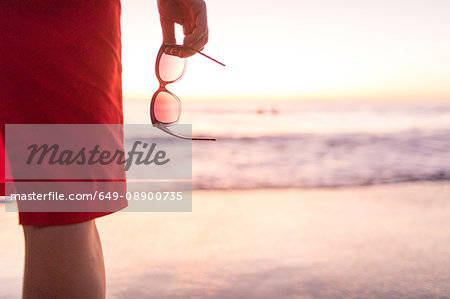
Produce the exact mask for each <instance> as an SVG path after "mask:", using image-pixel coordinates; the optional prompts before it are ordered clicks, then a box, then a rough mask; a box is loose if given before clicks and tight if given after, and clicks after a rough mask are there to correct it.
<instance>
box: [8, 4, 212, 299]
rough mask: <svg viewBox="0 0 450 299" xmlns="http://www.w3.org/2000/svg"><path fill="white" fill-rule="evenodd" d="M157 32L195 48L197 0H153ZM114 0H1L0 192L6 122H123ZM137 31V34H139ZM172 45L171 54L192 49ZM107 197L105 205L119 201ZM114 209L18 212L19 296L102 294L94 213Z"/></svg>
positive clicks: (202, 29)
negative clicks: (179, 29) (178, 36)
mask: <svg viewBox="0 0 450 299" xmlns="http://www.w3.org/2000/svg"><path fill="white" fill-rule="evenodd" d="M157 3H158V10H159V14H160V21H161V28H162V35H163V42H165V43H176V40H175V29H174V27H175V23H177V24H180V25H182V26H183V32H184V35H185V37H184V45H187V46H189V47H191V48H194V49H196V50H199V51H200V50H202V49H203V47H204V45H205V44H206V43H207V41H208V25H207V14H206V5H205V3H204V1H203V0H158V1H157ZM120 14H121V4H120V0H97V1H65V0H57V1H39V0H34V1H27V0H24V1H17V0H5V1H1V2H0V45H1V46H0V65H1V66H2V69H1V72H0V82H1V84H0V125H1V128H0V137H1V138H0V175H1V176H0V184H1V185H0V196H3V195H5V193H4V192H5V174H4V171H3V170H4V169H5V151H4V137H5V124H122V123H123V112H122V85H121V84H122V78H121V75H122V65H121V35H120ZM142 38H145V36H143V37H142ZM184 51H186V50H184V49H180V48H174V49H172V51H171V54H172V55H177V56H183V57H184V56H190V55H192V54H193V53H194V52H192V53H190V52H184ZM126 205H127V202H126V200H125V199H124V201H119V202H118V203H116V204H115V206H114V209H113V212H114V211H118V210H120V209H122V208H124V207H125V206H126ZM113 212H53V213H52V212H23V211H22V212H21V211H20V208H19V223H20V224H21V225H23V230H24V235H25V271H24V280H23V298H25V299H28V298H46V299H51V298H84V299H89V298H105V292H106V289H105V267H104V262H103V252H102V246H101V242H100V238H99V235H98V232H97V227H96V223H95V219H96V218H98V217H101V216H104V215H107V214H111V213H113Z"/></svg>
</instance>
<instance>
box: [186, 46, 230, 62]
mask: <svg viewBox="0 0 450 299" xmlns="http://www.w3.org/2000/svg"><path fill="white" fill-rule="evenodd" d="M185 47H186V48H188V49H190V50H192V51H195V52H197V53H198V54H200V55H203V56H205V57H206V58H209V59H211V60H212V61H214V62H216V63H218V64H220V65H221V66H226V65H225V64H224V63H222V62H220V61H218V60H216V59H214V58H212V57H211V56H208V55H206V54H205V53H202V52H200V51H198V50H196V49H194V48H192V47H189V46H185Z"/></svg>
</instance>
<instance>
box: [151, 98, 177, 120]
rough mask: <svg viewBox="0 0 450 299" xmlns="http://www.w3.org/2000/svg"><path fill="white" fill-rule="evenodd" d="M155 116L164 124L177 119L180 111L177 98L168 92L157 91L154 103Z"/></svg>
mask: <svg viewBox="0 0 450 299" xmlns="http://www.w3.org/2000/svg"><path fill="white" fill-rule="evenodd" d="M154 112H155V118H156V119H157V120H158V121H159V122H161V123H164V124H173V123H176V122H177V121H178V118H179V117H180V113H181V106H180V102H179V100H178V99H177V98H176V97H174V96H173V95H171V94H170V93H168V92H165V91H161V92H160V93H158V95H157V96H156V99H155V104H154Z"/></svg>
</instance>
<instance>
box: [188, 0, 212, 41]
mask: <svg viewBox="0 0 450 299" xmlns="http://www.w3.org/2000/svg"><path fill="white" fill-rule="evenodd" d="M191 14H192V16H193V18H194V20H195V21H194V28H193V31H192V33H191V34H188V35H186V36H185V38H184V44H185V45H187V46H190V47H192V48H195V49H197V50H200V49H201V48H202V47H203V46H204V44H206V42H207V40H208V37H207V35H208V17H207V12H206V4H205V2H203V1H199V2H197V3H196V4H195V5H193V6H191ZM205 35H206V37H205ZM199 41H201V42H200V46H199ZM202 43H204V44H202Z"/></svg>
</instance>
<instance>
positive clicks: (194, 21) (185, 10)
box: [158, 0, 208, 57]
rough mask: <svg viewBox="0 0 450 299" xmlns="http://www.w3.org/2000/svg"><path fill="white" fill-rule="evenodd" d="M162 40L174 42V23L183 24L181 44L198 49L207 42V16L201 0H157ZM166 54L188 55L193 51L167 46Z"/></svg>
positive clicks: (192, 53)
mask: <svg viewBox="0 0 450 299" xmlns="http://www.w3.org/2000/svg"><path fill="white" fill-rule="evenodd" d="M158 11H159V16H160V20H161V28H162V34H163V42H164V43H170V44H176V38H175V23H177V24H180V25H182V26H183V33H184V40H183V45H185V46H189V47H191V48H194V49H196V50H198V51H201V50H203V47H204V46H205V44H206V43H207V42H208V18H207V14H206V4H205V2H204V1H203V0H158ZM166 53H167V54H171V55H176V56H180V57H188V56H192V55H194V54H195V51H192V50H188V49H185V48H180V47H173V48H171V47H169V48H167V50H166Z"/></svg>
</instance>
